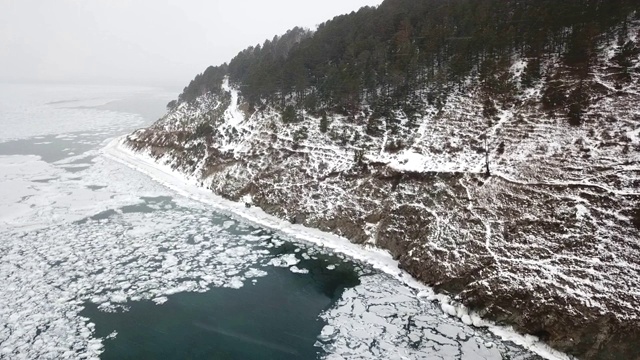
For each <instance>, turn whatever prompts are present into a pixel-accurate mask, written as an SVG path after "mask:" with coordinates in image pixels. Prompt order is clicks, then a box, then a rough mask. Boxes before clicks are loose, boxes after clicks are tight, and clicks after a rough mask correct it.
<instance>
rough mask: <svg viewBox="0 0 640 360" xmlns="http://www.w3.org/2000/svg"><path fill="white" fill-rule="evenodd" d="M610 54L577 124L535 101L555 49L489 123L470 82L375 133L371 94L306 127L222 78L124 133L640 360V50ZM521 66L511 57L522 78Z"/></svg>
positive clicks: (470, 301)
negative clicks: (623, 59)
mask: <svg viewBox="0 0 640 360" xmlns="http://www.w3.org/2000/svg"><path fill="white" fill-rule="evenodd" d="M639 30H640V24H637V23H636V24H634V25H633V26H630V27H629V34H628V37H629V40H631V41H634V40H637V34H638V32H639ZM600 50H601V51H600V56H599V57H598V60H597V63H596V64H594V65H593V66H592V73H591V74H589V75H588V78H587V79H586V80H582V82H581V83H580V84H583V83H584V84H586V85H584V86H586V87H587V88H588V89H589V102H588V103H589V105H588V107H587V108H586V111H585V112H584V114H583V119H582V124H581V125H580V126H571V125H569V124H568V120H567V116H566V114H565V113H562V112H561V111H560V112H558V111H556V112H555V113H551V112H549V111H546V110H544V109H543V108H542V106H541V105H540V104H541V97H542V88H543V85H544V84H545V82H546V81H548V80H549V78H550V77H551V74H553V73H559V72H563V71H565V69H563V68H562V65H560V64H559V62H558V61H557V59H556V60H554V59H549V60H548V61H547V63H546V64H545V68H544V70H545V73H544V76H543V80H542V81H541V82H540V83H538V84H535V85H534V86H532V87H531V88H519V89H518V90H517V93H516V94H515V95H514V96H513V97H512V99H510V100H508V101H496V104H497V115H496V116H495V117H494V118H493V119H491V120H490V121H488V120H487V119H485V118H484V117H483V114H482V112H483V100H484V97H483V93H482V91H481V89H479V88H476V87H474V86H473V85H470V86H468V87H467V88H465V89H464V90H458V91H453V92H451V93H450V94H449V95H448V98H447V99H446V102H445V104H444V106H442V107H436V106H434V105H432V104H430V103H429V101H427V98H428V91H426V90H425V91H424V92H417V93H415V94H414V96H413V101H414V102H415V103H417V104H419V109H420V110H419V113H418V116H417V117H415V118H410V116H408V115H407V114H406V113H404V112H403V111H402V110H401V109H397V110H394V111H392V113H391V115H389V116H387V117H386V118H382V119H379V126H378V128H377V129H376V130H377V133H371V131H368V130H371V129H370V123H371V122H370V118H371V109H369V108H368V107H367V106H363V107H362V109H361V112H360V113H359V114H355V115H353V116H349V117H347V116H343V115H337V114H335V115H332V116H329V118H328V121H329V126H328V131H327V132H322V131H321V128H320V122H321V119H320V118H319V117H316V116H313V115H312V114H309V113H307V112H305V111H302V112H301V117H302V119H301V121H299V122H296V123H293V124H284V123H283V122H282V117H281V110H280V109H279V108H277V107H276V106H275V105H269V104H264V106H262V107H261V108H260V109H259V110H257V111H254V112H250V111H249V110H248V109H249V107H248V106H246V104H244V102H243V99H242V94H241V92H239V90H238V89H239V88H238V87H237V86H234V85H233V84H229V82H228V80H226V81H225V82H224V83H223V84H222V85H223V86H222V88H223V90H224V91H223V93H224V95H222V96H215V95H212V94H205V95H203V96H201V97H200V98H198V99H197V101H196V102H195V103H182V104H180V105H179V106H178V107H177V108H176V109H175V110H173V111H171V112H170V113H169V114H167V115H166V116H165V117H164V118H163V119H161V120H160V121H159V122H157V123H156V124H154V125H153V126H152V127H150V128H148V129H142V130H139V131H137V132H135V133H134V134H132V135H130V136H129V137H128V145H129V146H130V147H131V148H133V149H135V150H138V151H141V152H144V153H147V154H149V155H151V156H153V157H154V158H155V159H157V161H159V162H161V163H164V164H169V165H171V166H172V167H173V168H174V169H176V170H179V171H180V172H182V173H184V174H186V175H187V176H189V177H191V178H193V179H196V180H197V181H198V182H199V183H200V184H201V186H203V187H206V188H209V189H211V190H212V191H213V192H215V193H216V194H219V195H222V196H224V197H227V198H229V199H232V200H241V201H244V202H246V203H247V205H251V204H253V205H257V206H259V207H261V208H262V209H263V210H264V211H266V212H268V213H270V214H272V215H276V216H278V217H281V218H283V219H286V220H289V221H291V222H294V223H302V224H304V225H307V226H310V227H316V228H319V229H321V230H324V231H331V232H334V233H336V234H338V235H342V236H344V237H347V238H349V239H350V240H351V241H353V242H355V243H360V244H368V245H375V246H378V247H382V248H385V249H388V250H389V251H390V252H391V253H392V254H393V255H394V257H396V258H397V259H398V261H399V263H400V266H401V267H402V268H404V269H405V270H407V271H408V272H409V273H410V274H412V275H413V276H415V277H416V278H417V279H419V280H421V281H423V282H425V283H427V284H429V285H432V286H434V287H436V289H438V290H439V291H442V292H446V293H449V294H451V295H452V296H454V297H455V298H456V300H457V301H459V302H461V303H464V304H465V305H467V306H468V307H470V308H472V309H477V310H480V311H481V312H482V313H483V314H484V315H485V316H487V317H488V318H491V319H494V320H497V321H499V322H504V323H508V324H513V325H514V326H515V327H516V329H518V330H519V331H522V332H526V333H532V334H535V335H537V336H539V337H541V338H542V339H544V340H547V341H548V342H549V343H550V344H551V345H552V346H554V347H556V348H558V349H561V350H563V351H568V352H569V353H572V354H576V355H579V356H581V357H585V358H594V357H595V358H597V357H603V356H604V357H606V356H609V357H613V358H615V357H616V356H623V357H628V356H629V354H635V355H637V356H640V354H638V351H640V350H638V345H640V344H637V343H634V342H633V341H630V340H629V339H634V338H636V339H638V338H640V329H639V328H638V326H637V323H638V321H639V320H640V240H639V239H640V190H639V189H640V139H639V136H640V135H639V134H640V109H639V108H638V104H640V85H638V83H639V79H640V61H639V59H637V58H636V59H634V60H633V64H634V65H633V68H632V69H631V72H630V75H629V79H627V80H624V81H622V80H620V76H618V75H619V73H620V71H621V70H620V69H619V67H618V66H617V65H616V64H615V62H614V61H613V60H612V59H613V58H614V56H615V55H616V54H617V53H618V50H619V49H618V48H617V45H616V44H615V42H612V43H603V44H601V48H600ZM526 61H527V59H513V66H512V68H511V72H512V78H513V80H514V82H515V83H518V84H519V77H520V76H521V74H522V68H523V67H524V65H525V64H526ZM470 80H471V81H470V83H471V84H473V83H474V82H473V79H470ZM564 81H565V83H564V84H565V86H566V87H567V88H568V89H571V88H575V87H576V86H577V84H578V81H577V80H576V79H575V78H572V77H571V76H570V75H566V77H565V80H564ZM581 86H582V85H581ZM391 120H393V121H391ZM393 124H399V125H393ZM485 136H486V138H487V147H488V149H489V152H488V158H489V168H490V176H488V177H487V176H485V168H486V163H485V159H486V154H485V145H484V137H485ZM630 335H633V336H635V337H633V336H632V337H631V338H630V337H629V336H630ZM612 349H613V350H612ZM634 349H635V350H634ZM616 351H617V352H616ZM633 351H635V353H634V352H633ZM605 355H606V356H605Z"/></svg>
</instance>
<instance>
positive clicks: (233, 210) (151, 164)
mask: <svg viewBox="0 0 640 360" xmlns="http://www.w3.org/2000/svg"><path fill="white" fill-rule="evenodd" d="M125 136H126V135H125ZM125 136H120V137H116V138H114V139H110V140H107V141H105V143H106V146H104V147H103V148H102V149H101V150H100V152H101V153H102V154H103V155H104V156H106V157H107V158H109V159H111V160H113V161H116V162H118V163H121V164H123V165H125V166H128V167H129V168H132V169H134V170H136V171H138V172H141V173H143V174H145V175H147V176H149V177H150V178H151V179H152V180H154V181H156V182H158V183H160V184H161V185H163V186H166V187H167V188H169V189H171V190H173V191H175V192H177V193H178V194H180V195H182V196H185V197H188V198H191V199H193V200H196V201H199V202H202V203H206V204H208V205H211V206H213V207H214V208H215V209H216V210H217V211H219V212H220V213H222V214H225V215H228V216H231V217H233V218H235V219H237V220H240V221H243V222H248V223H250V224H253V225H257V226H260V227H264V228H268V229H270V230H273V231H276V232H279V233H281V234H283V235H285V236H287V237H290V238H293V239H296V240H299V241H302V242H308V243H312V244H315V245H317V246H321V247H323V248H327V249H330V250H332V251H334V252H338V253H341V254H344V255H346V256H348V257H350V258H352V259H354V260H358V261H362V262H365V263H367V264H369V265H371V266H373V267H374V268H376V269H377V270H380V271H382V272H384V273H386V274H389V275H391V276H393V277H395V278H396V279H397V280H399V281H400V282H402V283H403V284H405V285H407V286H408V287H410V288H412V289H414V290H415V291H416V292H417V295H416V297H417V298H418V299H420V300H422V301H433V300H437V301H438V303H439V304H440V307H441V309H442V311H443V313H444V314H447V315H449V316H453V317H457V318H459V319H460V320H461V322H462V323H464V324H466V325H471V326H474V327H481V328H486V329H487V330H488V331H490V332H491V333H493V334H494V335H496V336H498V337H500V338H501V339H502V340H504V341H511V342H513V343H515V344H517V345H520V346H522V347H523V348H526V349H528V350H530V351H532V352H533V353H536V354H537V355H539V356H541V357H543V358H545V359H550V360H567V359H572V357H570V356H569V355H567V354H564V353H562V352H560V351H557V350H554V349H552V348H551V347H550V346H548V345H546V344H545V343H543V342H540V341H539V340H538V338H536V337H535V336H532V335H523V334H519V333H517V332H515V331H513V329H512V328H510V327H504V326H498V325H495V324H494V323H492V322H490V321H486V320H483V319H481V318H480V317H479V316H478V315H477V314H475V313H469V311H468V310H467V309H466V307H464V306H462V305H460V304H456V303H452V301H451V299H450V297H449V296H447V295H444V294H436V293H435V292H434V291H433V289H432V288H430V287H428V286H427V285H424V284H422V283H420V282H419V281H418V280H416V279H414V278H413V277H412V276H410V275H409V274H408V273H407V272H405V271H403V270H401V269H399V268H398V262H397V261H395V260H393V258H392V257H391V255H390V254H389V253H388V252H387V251H386V250H383V249H379V248H374V247H364V246H361V245H358V244H354V243H352V242H350V241H349V240H348V239H346V238H344V237H340V236H337V235H335V234H331V233H327V232H323V231H320V230H318V229H313V228H309V227H305V226H303V225H299V224H291V223H290V222H288V221H285V220H282V219H280V218H277V217H275V216H273V215H269V214H267V213H265V212H264V211H263V210H262V209H260V208H259V207H257V206H252V207H250V208H247V207H246V206H245V204H243V203H240V202H235V201H231V200H227V199H224V198H222V197H221V196H218V195H216V194H214V193H213V192H212V191H210V190H208V189H205V188H203V187H200V186H199V185H198V179H195V178H192V177H189V176H187V175H185V174H183V173H180V172H178V171H175V170H173V169H171V168H170V167H169V166H167V165H163V164H160V163H158V162H156V161H155V160H154V159H153V158H151V157H150V156H148V155H146V154H143V153H139V152H135V151H133V150H132V149H130V148H128V147H126V146H125V145H124V141H123V140H124V138H125Z"/></svg>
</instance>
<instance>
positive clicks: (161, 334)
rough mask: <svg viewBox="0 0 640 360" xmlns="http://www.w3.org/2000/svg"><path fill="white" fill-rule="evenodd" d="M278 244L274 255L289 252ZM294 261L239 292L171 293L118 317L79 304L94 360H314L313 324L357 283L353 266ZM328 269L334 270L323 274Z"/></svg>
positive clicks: (317, 328) (323, 258)
mask: <svg viewBox="0 0 640 360" xmlns="http://www.w3.org/2000/svg"><path fill="white" fill-rule="evenodd" d="M296 248H297V247H296V246H294V245H292V244H284V245H282V246H280V247H279V248H277V249H276V250H274V251H273V254H274V255H278V254H282V253H293V251H294V250H295V249H296ZM314 257H316V259H312V258H310V259H308V260H305V259H302V260H301V261H300V263H298V264H297V266H298V267H300V268H304V269H307V270H309V273H307V274H299V273H294V272H291V271H290V270H289V269H288V268H282V267H273V266H268V267H265V268H263V270H266V271H267V273H268V275H267V276H265V277H261V278H259V279H258V280H257V281H256V282H255V283H253V284H252V283H251V282H248V284H245V286H243V287H242V288H240V289H227V288H214V289H210V290H209V291H207V292H205V293H179V294H175V295H171V296H169V297H168V301H167V302H166V303H164V304H162V305H159V306H158V305H156V304H155V303H154V302H152V301H139V302H130V303H127V304H126V306H128V307H129V310H128V311H126V312H116V313H108V312H102V311H100V310H99V309H98V308H97V306H96V305H94V304H91V303H88V304H86V310H85V311H83V313H82V315H83V316H86V317H88V318H90V319H91V321H92V322H94V323H95V324H96V336H97V337H107V336H108V335H109V334H111V333H112V332H113V331H116V332H117V336H116V338H115V339H110V340H106V341H105V351H104V353H103V354H102V356H101V358H102V359H256V360H258V359H315V358H317V357H318V356H320V355H322V352H321V349H320V348H319V347H318V346H316V342H317V341H318V338H317V337H318V335H319V334H320V332H321V330H322V328H323V326H325V323H324V322H323V321H322V320H321V319H320V318H319V315H320V313H321V312H322V311H324V310H326V309H328V308H329V307H330V306H331V305H332V304H333V303H334V302H335V301H336V300H337V299H338V298H339V297H340V295H341V294H342V292H343V290H344V289H345V288H348V287H352V286H355V285H358V284H359V280H358V274H357V272H356V271H355V269H354V267H353V266H354V264H352V263H349V262H343V261H342V260H340V259H337V258H335V257H331V256H328V255H318V256H314ZM328 263H340V265H338V266H337V267H336V268H335V269H333V270H328V269H327V264H328Z"/></svg>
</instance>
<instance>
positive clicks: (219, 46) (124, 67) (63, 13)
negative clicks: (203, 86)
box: [0, 0, 382, 86]
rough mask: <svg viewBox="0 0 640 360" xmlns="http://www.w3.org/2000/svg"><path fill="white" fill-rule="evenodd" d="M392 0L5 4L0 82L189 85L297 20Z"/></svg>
mask: <svg viewBox="0 0 640 360" xmlns="http://www.w3.org/2000/svg"><path fill="white" fill-rule="evenodd" d="M381 2H382V0H315V1H307V0H55V1H54V0H0V81H12V82H16V81H19V82H21V81H29V82H82V83H95V84H114V83H119V84H132V85H170V86H178V85H179V86H184V85H186V83H188V81H189V80H190V79H192V78H193V77H194V76H195V74H197V73H200V72H202V71H203V70H204V69H205V68H206V67H207V66H209V65H218V64H221V63H223V62H226V61H229V60H230V59H231V58H232V57H233V56H234V55H235V54H237V53H238V52H239V51H240V50H242V49H244V48H246V47H247V46H250V45H255V44H257V43H262V42H263V41H264V40H265V39H267V38H272V37H273V36H274V35H280V34H283V33H284V32H285V31H286V30H288V29H290V28H292V27H294V26H303V27H308V28H312V29H313V28H315V26H316V25H318V24H320V23H322V22H324V21H325V20H328V19H331V18H333V17H334V16H336V15H339V14H344V13H349V12H351V11H353V10H357V9H359V8H360V7H362V6H365V5H379V4H380V3H381Z"/></svg>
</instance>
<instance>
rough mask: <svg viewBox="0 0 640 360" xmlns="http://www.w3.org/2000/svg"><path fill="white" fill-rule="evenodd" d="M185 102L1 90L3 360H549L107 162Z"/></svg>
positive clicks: (51, 89)
mask: <svg viewBox="0 0 640 360" xmlns="http://www.w3.org/2000/svg"><path fill="white" fill-rule="evenodd" d="M172 97H175V94H172V93H170V92H166V91H163V90H160V89H150V88H132V87H87V86H51V85H48V86H36V85H7V84H0V128H1V129H2V131H1V132H0V358H2V359H5V358H6V359H38V358H42V359H63V358H69V359H76V358H80V359H86V358H103V359H127V358H129V359H140V358H149V359H154V358H157V359H159V358H162V359H185V358H191V359H314V358H328V359H503V358H509V359H535V358H538V357H537V355H534V354H532V353H531V352H529V351H528V350H525V349H523V348H522V347H520V346H517V345H515V344H514V343H512V342H509V341H503V340H501V339H499V338H498V337H496V336H495V335H493V334H492V333H490V332H489V331H487V330H485V329H483V328H475V327H472V326H467V325H465V324H463V323H462V322H461V321H460V320H459V319H458V318H457V317H450V316H448V315H445V314H444V313H443V311H442V309H441V305H440V304H439V303H437V302H433V301H430V300H427V299H426V298H424V297H421V296H418V293H419V290H417V289H414V288H412V287H410V286H408V285H406V284H404V283H403V282H401V281H400V280H398V278H397V277H396V276H392V275H390V274H387V273H385V272H382V271H380V270H377V269H376V268H374V267H373V266H370V265H368V264H367V263H366V262H361V261H356V260H353V259H351V258H349V257H347V256H344V255H341V254H339V253H333V252H331V251H329V250H327V249H326V248H325V247H321V246H318V245H317V244H316V245H314V244H310V243H305V242H303V241H300V240H297V239H296V238H295V237H292V236H291V234H285V233H281V232H279V231H277V230H270V229H266V228H262V227H260V226H257V225H255V224H250V223H247V222H244V221H241V220H238V218H234V217H232V216H229V215H226V214H223V213H220V212H216V211H215V210H214V209H213V208H212V207H211V206H209V205H208V204H206V203H203V202H200V201H197V200H194V199H192V198H190V197H186V196H184V195H181V194H180V193H178V192H176V191H174V190H171V189H170V188H167V187H165V186H163V185H161V184H159V183H158V182H156V181H154V180H153V179H151V178H150V177H148V176H147V175H145V174H143V173H141V172H138V171H136V170H134V169H132V168H130V167H128V166H126V165H123V164H122V163H121V162H117V161H114V160H112V159H111V158H109V157H107V156H105V155H104V154H103V153H102V151H101V150H102V149H103V148H104V146H105V145H106V144H107V143H109V142H110V139H113V138H114V137H116V136H120V135H122V134H125V133H127V132H130V131H131V130H133V129H135V128H138V127H142V126H145V125H148V124H150V123H151V122H152V121H153V120H155V119H157V118H158V117H159V116H161V115H162V113H163V110H164V104H166V103H167V102H168V101H169V100H171V98H172Z"/></svg>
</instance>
